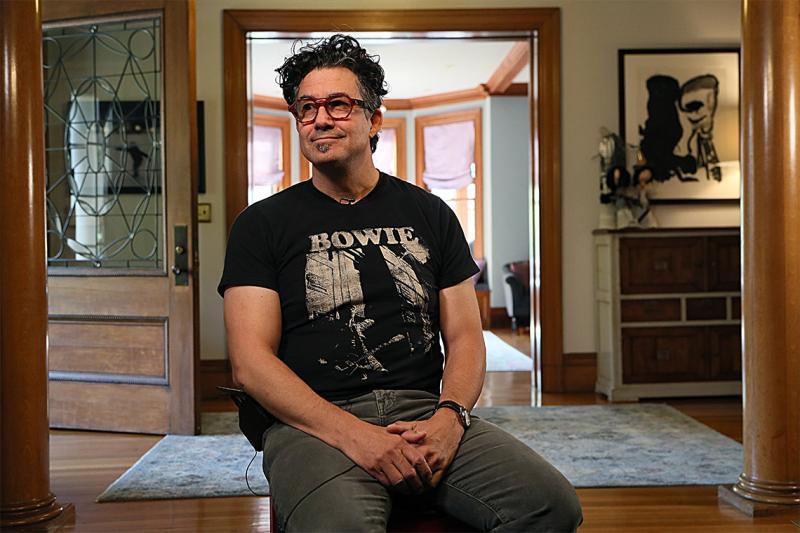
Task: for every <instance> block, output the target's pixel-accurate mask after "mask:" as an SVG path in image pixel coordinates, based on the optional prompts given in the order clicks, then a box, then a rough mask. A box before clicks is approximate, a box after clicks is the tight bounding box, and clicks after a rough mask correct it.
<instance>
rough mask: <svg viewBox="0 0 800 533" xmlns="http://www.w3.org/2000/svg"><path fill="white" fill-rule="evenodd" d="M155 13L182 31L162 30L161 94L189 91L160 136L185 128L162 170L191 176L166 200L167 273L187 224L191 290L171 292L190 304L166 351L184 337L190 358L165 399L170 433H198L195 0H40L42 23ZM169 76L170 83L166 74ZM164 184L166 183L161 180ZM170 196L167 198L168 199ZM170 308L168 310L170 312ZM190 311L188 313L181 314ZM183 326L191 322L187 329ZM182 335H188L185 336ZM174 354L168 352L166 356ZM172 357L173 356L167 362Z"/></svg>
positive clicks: (176, 370)
mask: <svg viewBox="0 0 800 533" xmlns="http://www.w3.org/2000/svg"><path fill="white" fill-rule="evenodd" d="M147 11H153V12H159V13H161V14H162V15H163V16H164V20H165V21H170V24H173V25H174V26H172V27H174V28H180V31H178V32H173V31H170V28H169V27H167V26H166V24H165V26H164V28H163V29H162V43H163V46H164V52H163V53H164V57H163V61H164V63H167V62H168V61H169V63H170V64H171V65H173V67H171V68H170V69H165V70H164V74H163V76H164V96H165V97H166V98H168V99H170V98H171V97H170V92H171V91H176V92H179V93H180V94H184V93H185V94H188V95H189V98H188V99H187V100H186V101H185V102H183V103H182V104H183V105H180V104H179V101H178V98H171V100H174V101H173V102H172V103H171V104H170V109H169V112H166V113H164V124H163V128H164V137H165V138H166V136H167V135H168V134H169V133H168V132H169V131H172V132H183V133H182V134H174V135H173V136H172V137H171V147H172V148H171V150H175V151H176V152H177V153H188V154H189V156H188V160H187V159H186V158H175V157H169V156H168V154H166V153H165V154H164V170H165V173H166V175H167V176H168V175H171V174H175V175H181V174H183V175H186V174H187V173H188V174H189V175H190V179H191V186H190V190H189V191H188V192H189V195H190V196H191V198H189V201H188V202H187V201H186V197H185V194H186V192H187V191H185V190H181V191H178V192H171V195H169V196H168V197H167V202H174V203H172V207H170V208H169V211H170V214H171V215H172V220H170V219H168V218H167V219H166V220H165V225H166V228H167V230H166V236H165V237H166V240H165V246H166V250H167V252H166V262H167V277H168V278H171V273H170V270H169V265H170V264H171V263H172V261H173V253H172V252H171V251H172V250H174V249H175V243H174V232H173V231H172V227H173V226H175V225H176V224H181V225H187V226H189V240H188V244H189V250H187V251H186V252H185V253H187V254H188V255H189V258H190V261H189V269H190V276H191V279H192V282H191V290H190V291H180V293H179V294H176V295H174V296H173V297H172V302H171V304H170V307H180V308H183V309H186V305H187V303H191V313H185V314H182V315H181V316H180V318H179V319H178V320H171V321H170V325H169V328H170V336H169V338H170V340H169V348H168V349H169V353H173V350H174V351H175V352H178V351H181V350H183V349H184V348H183V347H184V346H185V345H186V344H187V342H191V344H192V346H191V357H182V358H181V359H180V360H179V364H178V365H169V368H168V382H169V387H170V402H169V431H168V432H169V433H180V434H197V433H199V432H200V409H199V400H200V394H199V387H198V386H197V373H198V368H199V363H200V328H199V324H200V309H199V301H200V300H199V287H200V271H199V254H198V251H197V250H198V247H197V237H198V231H197V192H198V175H199V163H198V146H197V142H196V139H195V140H193V139H192V136H191V135H186V134H185V132H186V126H187V124H188V126H189V130H190V131H192V132H196V131H197V106H196V101H197V76H196V63H197V62H196V47H197V38H196V35H195V18H196V17H195V2H194V0H182V1H178V0H132V1H124V2H116V1H115V2H112V1H110V0H107V1H96V0H71V1H69V2H63V1H61V0H44V1H43V2H42V22H43V23H44V22H48V21H60V20H70V19H91V18H93V17H97V18H102V19H104V20H111V19H113V17H114V16H115V15H121V16H124V15H128V14H130V13H131V12H147ZM183 34H186V36H187V40H188V42H186V43H184V42H178V40H177V37H176V35H183ZM170 77H172V78H171V79H170V80H169V82H168V79H169V78H170ZM165 186H166V187H167V189H168V188H169V185H168V184H165ZM170 198H171V200H170ZM171 313H172V312H171ZM185 315H190V316H185ZM187 325H189V327H188V328H187ZM184 339H189V340H188V341H186V340H184ZM171 359H172V357H171V356H170V360H171ZM170 362H171V361H170Z"/></svg>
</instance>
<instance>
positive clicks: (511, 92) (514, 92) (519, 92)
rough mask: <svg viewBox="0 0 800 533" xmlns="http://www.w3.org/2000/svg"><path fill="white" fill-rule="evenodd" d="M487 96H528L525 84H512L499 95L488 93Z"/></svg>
mask: <svg viewBox="0 0 800 533" xmlns="http://www.w3.org/2000/svg"><path fill="white" fill-rule="evenodd" d="M489 96H528V84H527V83H512V84H511V85H509V86H508V87H507V88H506V90H505V91H503V92H501V93H493V92H489Z"/></svg>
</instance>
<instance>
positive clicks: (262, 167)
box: [247, 114, 292, 205]
mask: <svg viewBox="0 0 800 533" xmlns="http://www.w3.org/2000/svg"><path fill="white" fill-rule="evenodd" d="M290 123H291V121H290V119H287V118H280V117H275V116H271V115H260V114H253V128H252V132H251V135H252V137H251V158H250V161H251V166H250V176H249V179H248V182H247V203H248V205H249V204H252V203H255V202H257V201H259V200H262V199H264V198H266V197H268V196H271V195H273V194H275V193H276V192H278V191H280V190H282V189H285V188H286V187H288V186H289V185H291V183H292V173H291V163H290V158H289V127H290Z"/></svg>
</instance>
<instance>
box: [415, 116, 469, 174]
mask: <svg viewBox="0 0 800 533" xmlns="http://www.w3.org/2000/svg"><path fill="white" fill-rule="evenodd" d="M423 142H424V143H425V170H424V171H423V173H422V180H423V181H424V182H425V184H426V185H427V186H428V187H429V188H431V189H461V188H463V187H466V186H467V185H469V184H470V183H472V180H473V176H472V170H471V167H472V164H473V163H474V162H475V124H474V122H473V121H471V120H467V121H463V122H452V123H450V124H441V125H437V126H427V127H425V129H424V130H423Z"/></svg>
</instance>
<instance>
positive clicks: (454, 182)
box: [415, 108, 483, 258]
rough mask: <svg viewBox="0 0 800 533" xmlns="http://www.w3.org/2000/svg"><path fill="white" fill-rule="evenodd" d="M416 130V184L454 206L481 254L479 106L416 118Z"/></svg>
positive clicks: (475, 250)
mask: <svg viewBox="0 0 800 533" xmlns="http://www.w3.org/2000/svg"><path fill="white" fill-rule="evenodd" d="M415 130H416V135H415V138H416V171H417V185H419V186H420V187H424V188H426V189H428V190H429V191H431V192H432V193H433V194H435V195H436V196H438V197H440V198H441V199H442V200H444V201H445V202H446V203H447V204H448V205H449V206H450V207H451V208H452V209H453V211H454V212H455V214H456V216H457V217H458V220H459V222H461V227H462V229H463V230H464V235H465V236H466V237H467V242H469V243H470V244H471V245H472V254H473V256H474V257H475V258H481V257H483V223H482V220H483V211H482V204H483V201H482V200H483V190H482V176H483V168H482V159H483V158H482V143H481V139H482V137H481V135H482V130H481V109H480V108H475V109H469V110H467V111H458V112H454V113H445V114H436V115H425V116H421V117H417V118H416V121H415Z"/></svg>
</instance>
